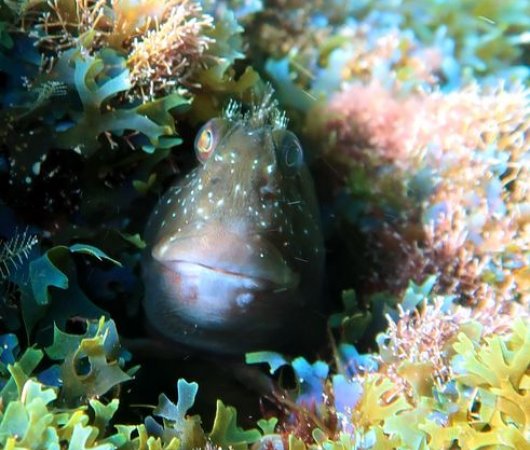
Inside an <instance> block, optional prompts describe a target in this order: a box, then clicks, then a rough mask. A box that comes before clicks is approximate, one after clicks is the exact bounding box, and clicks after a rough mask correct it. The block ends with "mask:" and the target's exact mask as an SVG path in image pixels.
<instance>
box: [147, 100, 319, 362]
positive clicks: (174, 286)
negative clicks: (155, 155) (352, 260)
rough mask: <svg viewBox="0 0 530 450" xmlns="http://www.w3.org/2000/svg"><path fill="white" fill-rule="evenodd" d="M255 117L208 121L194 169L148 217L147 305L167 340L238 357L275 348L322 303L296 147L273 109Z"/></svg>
mask: <svg viewBox="0 0 530 450" xmlns="http://www.w3.org/2000/svg"><path fill="white" fill-rule="evenodd" d="M261 108H264V106H263V104H262V105H261ZM260 111H261V112H260V113H259V114H262V116H259V115H258V112H256V110H255V111H254V113H253V114H251V115H241V114H240V113H238V114H236V113H234V112H233V113H231V114H230V113H228V114H225V117H223V118H217V119H212V120H211V121H209V122H208V123H207V124H205V125H204V126H203V128H202V129H201V130H200V131H199V133H198V134H197V137H196V140H195V151H196V154H197V158H198V160H199V161H200V164H199V166H198V167H197V168H196V169H195V170H194V171H192V172H191V173H189V174H188V175H187V176H186V177H185V178H184V180H183V181H182V182H180V183H177V184H176V185H175V186H173V187H171V188H170V189H169V191H168V192H167V193H166V195H165V196H164V197H163V198H162V199H161V200H160V203H159V205H158V206H157V207H156V208H155V211H154V212H153V214H152V216H151V218H150V220H149V223H148V226H147V230H146V240H147V244H148V246H147V252H146V257H145V258H144V280H145V284H146V297H145V302H144V305H145V309H146V313H147V316H148V319H149V321H150V323H151V325H152V326H155V327H156V328H157V330H158V331H160V332H161V333H162V334H163V335H165V336H166V337H170V338H171V339H173V340H176V341H179V342H183V343H185V344H189V345H192V346H195V347H203V348H207V349H209V350H212V351H222V352H234V353H238V352H241V351H248V350H252V349H256V348H259V347H260V346H264V347H267V346H271V345H272V346H275V345H274V344H275V341H281V340H282V339H284V337H282V336H285V334H286V333H285V332H282V331H285V330H288V329H291V330H292V329H294V327H293V326H292V324H290V323H289V322H290V321H291V322H292V321H293V319H296V318H297V316H298V319H299V320H302V321H303V320H304V318H303V315H304V313H305V311H307V309H308V308H312V307H315V303H316V302H317V301H318V296H319V291H320V289H319V286H320V281H321V278H322V265H323V264H322V263H323V244H322V235H321V231H320V223H319V217H318V209H317V204H316V200H315V195H314V189H313V186H312V181H311V177H310V175H309V172H308V170H307V167H306V166H305V163H304V157H303V151H302V147H301V145H300V142H299V140H298V138H297V137H296V136H295V135H294V134H293V133H292V132H290V131H288V130H286V129H285V126H284V124H283V122H282V120H281V119H280V118H279V116H278V115H277V113H276V110H275V109H274V111H273V112H268V113H267V114H264V113H263V111H262V110H260ZM272 114H275V115H274V116H271V115H272ZM242 334H243V335H244V336H245V338H244V339H241V336H242Z"/></svg>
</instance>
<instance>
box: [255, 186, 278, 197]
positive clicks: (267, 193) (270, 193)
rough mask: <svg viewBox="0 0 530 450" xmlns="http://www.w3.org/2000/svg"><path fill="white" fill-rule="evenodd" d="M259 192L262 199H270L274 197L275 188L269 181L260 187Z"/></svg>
mask: <svg viewBox="0 0 530 450" xmlns="http://www.w3.org/2000/svg"><path fill="white" fill-rule="evenodd" d="M259 193H260V197H261V199H262V200H263V201H270V200H274V199H275V198H276V193H277V190H276V189H275V188H274V186H273V185H272V184H271V183H266V184H264V185H263V186H261V187H260V189H259Z"/></svg>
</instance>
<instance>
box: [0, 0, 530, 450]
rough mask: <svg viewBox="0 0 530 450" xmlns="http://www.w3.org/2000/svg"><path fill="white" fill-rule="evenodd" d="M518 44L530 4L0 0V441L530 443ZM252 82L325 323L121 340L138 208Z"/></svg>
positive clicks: (358, 445)
mask: <svg viewBox="0 0 530 450" xmlns="http://www.w3.org/2000/svg"><path fill="white" fill-rule="evenodd" d="M529 44H530V3H529V2H528V1H527V0H505V1H503V2H500V1H497V0H460V1H457V0H448V1H439V0H425V1H420V0H401V1H399V0H358V1H354V0H350V1H347V0H314V1H302V0H269V1H267V0H262V1H261V0H248V1H245V0H232V1H229V0H227V1H202V2H201V1H195V0H167V1H162V0H0V295H1V301H0V333H1V336H0V447H1V448H5V449H10V450H16V449H57V450H59V449H71V450H76V449H98V450H110V449H127V450H129V449H131V450H132V449H134V450H141V449H149V450H156V449H166V450H169V449H195V448H209V449H217V448H222V449H228V448H232V449H236V450H239V449H246V448H252V449H255V450H258V449H263V450H265V449H267V450H283V449H285V450H287V449H289V450H305V449H317V448H318V449H325V450H346V449H417V450H420V449H503V450H504V449H530V351H529V349H530V297H529V294H530V178H529V175H530V94H529V90H528V83H529V75H530V72H529V67H528V64H529V60H530V53H529V52H530V49H529ZM269 86H272V89H273V90H274V97H275V99H276V101H277V105H278V108H279V109H281V110H283V111H285V114H286V118H287V119H288V122H287V128H288V129H289V130H291V131H292V132H293V133H295V134H296V136H297V137H298V139H299V140H300V142H301V144H302V147H303V149H304V153H305V161H306V163H307V165H308V166H309V168H310V170H311V173H312V176H313V180H314V182H315V187H316V193H317V197H318V203H319V207H320V214H321V222H322V232H323V235H324V236H323V237H324V241H325V253H326V263H325V275H324V287H323V289H322V296H321V297H322V305H323V306H322V308H323V311H322V317H323V320H324V321H325V322H326V323H327V330H326V332H325V333H324V334H323V335H322V337H321V339H319V341H318V342H317V343H316V344H315V343H313V342H312V343H311V346H309V348H305V349H303V350H300V352H295V351H293V352H289V351H282V352H278V351H275V349H274V348H259V349H255V350H256V351H252V352H250V353H247V354H246V355H240V357H235V356H234V355H231V356H227V355H223V354H219V355H208V357H204V356H203V355H201V354H200V352H194V351H192V350H189V351H188V350H185V351H184V354H183V355H181V356H178V357H176V356H175V357H173V356H172V355H167V354H163V353H164V351H163V350H162V351H160V352H159V353H160V354H153V352H151V354H150V352H149V351H147V352H144V353H143V354H142V352H141V351H140V350H139V351H138V352H136V351H135V349H136V348H137V347H139V346H138V345H137V344H138V343H142V342H143V341H144V340H147V339H148V338H149V333H148V332H147V331H146V329H145V318H144V311H143V307H142V300H143V296H144V283H143V281H142V275H141V259H142V256H141V255H142V252H143V251H144V250H145V247H146V241H145V235H144V229H145V226H146V223H147V219H148V217H149V215H150V214H151V211H152V210H153V208H155V205H156V203H157V201H158V199H159V198H160V197H161V195H162V194H163V193H164V192H166V190H167V189H168V188H169V187H170V186H171V185H172V184H173V183H175V182H176V181H178V180H181V179H182V178H183V177H184V176H185V175H186V174H189V173H190V171H191V170H192V169H193V168H194V167H196V166H197V164H198V163H197V161H196V157H195V152H194V141H195V137H196V135H197V132H198V131H199V130H200V128H201V126H202V125H203V124H204V123H205V122H207V121H208V120H210V119H212V118H215V117H219V116H222V115H223V114H224V113H223V111H226V108H228V105H229V103H230V102H231V101H232V102H234V101H235V102H238V103H240V104H241V105H242V108H243V110H245V109H249V108H250V109H252V107H253V106H252V105H255V104H256V102H259V99H260V98H261V97H262V96H264V95H267V94H266V93H267V92H268V91H269V90H270V87H269ZM226 176H227V177H229V176H230V174H229V173H227V174H226ZM266 319H267V318H266V317H265V318H264V320H266ZM296 319H297V318H296V317H293V324H292V327H293V329H297V330H300V331H299V333H300V337H299V340H300V341H304V339H305V337H306V336H308V339H309V336H311V335H312V334H313V331H314V330H313V329H312V324H311V323H310V322H308V323H307V324H305V323H299V322H296ZM295 322H296V323H295ZM286 326H287V327H289V326H291V325H289V324H287V325H286ZM233 332H234V336H236V337H239V335H238V330H237V329H234V330H233ZM240 339H241V340H244V339H245V336H240ZM306 347H307V346H306ZM146 353H147V354H146ZM153 356H154V357H153ZM235 366H238V367H237V368H235ZM243 369H244V370H243ZM234 371H235V372H237V373H239V376H237V375H234ZM242 373H244V375H242ZM245 380H246V381H247V383H245V382H244V381H245ZM197 382H198V383H197ZM254 384H255V385H254ZM263 384H265V387H266V389H265V390H263V389H261V387H262V385H263ZM258 385H259V386H258Z"/></svg>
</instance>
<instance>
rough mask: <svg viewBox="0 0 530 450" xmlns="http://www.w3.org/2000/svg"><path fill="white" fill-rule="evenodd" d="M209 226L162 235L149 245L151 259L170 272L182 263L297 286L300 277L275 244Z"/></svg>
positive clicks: (247, 278)
mask: <svg viewBox="0 0 530 450" xmlns="http://www.w3.org/2000/svg"><path fill="white" fill-rule="evenodd" d="M210 226H211V228H210V229H209V230H207V231H208V232H204V233H202V234H187V233H186V234H184V233H182V234H180V233H179V236H178V237H177V238H175V236H174V235H171V234H167V235H164V236H162V238H160V239H159V240H158V241H157V242H156V243H155V244H154V245H153V246H152V248H151V252H150V253H151V257H152V258H153V259H154V260H156V261H158V262H159V263H161V264H163V265H165V266H167V267H168V269H169V270H172V271H173V272H176V271H178V268H177V267H176V265H178V264H184V263H185V264H194V265H195V267H201V268H203V269H207V270H209V271H212V272H213V273H216V274H225V275H226V276H233V277H234V276H237V277H240V279H246V280H255V281H259V282H261V284H267V285H268V286H274V287H276V288H287V289H289V288H291V287H296V286H298V285H299V283H300V274H299V273H297V272H296V271H295V270H293V268H291V267H290V264H289V263H288V260H286V259H285V257H284V255H283V254H282V252H281V250H280V249H279V248H278V247H277V246H276V245H275V244H274V243H272V242H270V241H267V240H265V239H263V238H262V236H260V235H248V234H245V235H242V234H239V233H234V232H231V231H230V230H226V228H215V226H212V225H210ZM212 249H213V250H212Z"/></svg>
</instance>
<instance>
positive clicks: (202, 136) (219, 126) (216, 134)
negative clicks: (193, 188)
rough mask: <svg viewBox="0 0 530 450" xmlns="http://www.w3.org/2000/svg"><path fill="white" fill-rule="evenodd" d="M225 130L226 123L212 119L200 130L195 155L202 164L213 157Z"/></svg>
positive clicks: (196, 140) (196, 139)
mask: <svg viewBox="0 0 530 450" xmlns="http://www.w3.org/2000/svg"><path fill="white" fill-rule="evenodd" d="M225 128H226V121H224V120H222V119H212V120H210V121H209V122H207V123H206V124H205V125H204V126H203V127H202V128H201V129H200V130H199V132H198V133H197V137H196V138H195V154H196V155H197V159H198V160H199V161H200V162H202V163H204V162H205V161H206V160H207V159H208V158H209V157H210V156H211V154H212V153H213V151H214V150H215V148H216V147H217V144H218V143H219V140H220V138H221V136H222V132H223V131H224V130H225Z"/></svg>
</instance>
